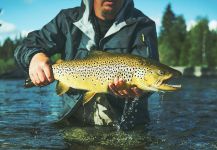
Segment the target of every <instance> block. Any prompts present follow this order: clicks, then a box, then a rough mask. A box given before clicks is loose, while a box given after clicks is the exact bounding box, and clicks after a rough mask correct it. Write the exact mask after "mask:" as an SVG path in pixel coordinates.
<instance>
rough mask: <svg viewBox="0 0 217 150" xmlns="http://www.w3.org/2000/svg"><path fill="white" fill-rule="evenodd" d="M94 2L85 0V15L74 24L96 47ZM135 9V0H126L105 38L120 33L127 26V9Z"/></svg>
mask: <svg viewBox="0 0 217 150" xmlns="http://www.w3.org/2000/svg"><path fill="white" fill-rule="evenodd" d="M93 2H94V0H83V1H82V4H81V5H82V7H84V13H83V16H82V18H81V19H80V20H78V21H77V22H74V25H75V26H77V27H78V28H79V29H80V30H81V31H82V32H83V33H84V34H86V35H87V36H88V37H89V38H90V40H91V41H89V42H91V43H92V44H91V45H95V31H94V28H93V24H92V23H91V17H90V15H91V12H92V11H93ZM129 8H134V3H133V0H125V1H124V4H123V6H122V8H121V10H120V12H119V13H118V15H117V16H116V19H115V21H114V23H113V25H112V26H111V28H110V29H109V31H108V32H107V33H106V35H105V37H107V36H109V35H111V34H114V33H116V32H118V31H119V30H120V29H121V28H123V27H124V26H126V25H127V24H126V21H125V17H126V9H129Z"/></svg>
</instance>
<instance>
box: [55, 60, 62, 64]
mask: <svg viewBox="0 0 217 150" xmlns="http://www.w3.org/2000/svg"><path fill="white" fill-rule="evenodd" d="M63 61H64V60H62V59H58V60H57V61H56V62H55V63H56V64H60V63H62V62H63Z"/></svg>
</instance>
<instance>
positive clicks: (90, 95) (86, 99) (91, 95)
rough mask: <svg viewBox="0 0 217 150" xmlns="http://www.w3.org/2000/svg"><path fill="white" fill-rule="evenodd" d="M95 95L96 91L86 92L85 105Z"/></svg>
mask: <svg viewBox="0 0 217 150" xmlns="http://www.w3.org/2000/svg"><path fill="white" fill-rule="evenodd" d="M95 95H96V93H95V92H92V91H90V92H86V93H85V94H84V97H83V105H84V104H86V103H87V102H89V101H90V100H91V99H92V98H93V97H94V96H95Z"/></svg>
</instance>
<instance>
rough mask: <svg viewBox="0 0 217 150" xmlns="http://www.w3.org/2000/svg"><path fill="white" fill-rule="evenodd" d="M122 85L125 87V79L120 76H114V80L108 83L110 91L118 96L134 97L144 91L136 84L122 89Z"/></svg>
mask: <svg viewBox="0 0 217 150" xmlns="http://www.w3.org/2000/svg"><path fill="white" fill-rule="evenodd" d="M123 87H127V86H126V81H124V80H123V79H121V78H115V79H114V82H113V83H110V84H109V90H110V92H111V93H112V94H114V95H116V96H119V97H127V98H135V97H140V96H141V95H143V94H144V92H143V91H142V90H141V89H139V88H138V87H136V86H132V87H129V88H124V89H123Z"/></svg>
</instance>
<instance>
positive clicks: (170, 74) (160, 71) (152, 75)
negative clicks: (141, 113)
mask: <svg viewBox="0 0 217 150" xmlns="http://www.w3.org/2000/svg"><path fill="white" fill-rule="evenodd" d="M52 70H53V74H54V78H55V80H58V83H57V86H56V92H57V94H58V95H62V94H64V93H65V92H67V91H68V90H69V88H70V87H71V88H74V89H81V90H86V91H87V93H86V94H85V95H84V103H86V102H88V101H89V100H91V98H92V97H93V96H94V95H95V94H96V93H108V92H109V90H108V85H109V83H111V82H113V81H114V78H115V77H118V78H122V79H123V80H125V81H126V85H125V87H122V88H126V86H137V87H138V88H140V89H142V90H144V91H147V92H148V91H175V90H178V89H180V88H181V85H171V84H168V83H167V81H169V80H170V79H172V78H174V77H179V76H181V73H180V72H179V71H177V70H175V69H172V68H170V67H168V66H166V65H164V64H161V63H159V62H157V61H154V60H151V59H148V58H144V57H140V56H135V55H129V54H114V53H109V52H102V51H93V52H90V54H89V55H88V56H87V57H86V58H84V59H76V60H71V61H62V62H60V63H57V64H54V65H52ZM26 86H27V87H28V83H27V85H26Z"/></svg>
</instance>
